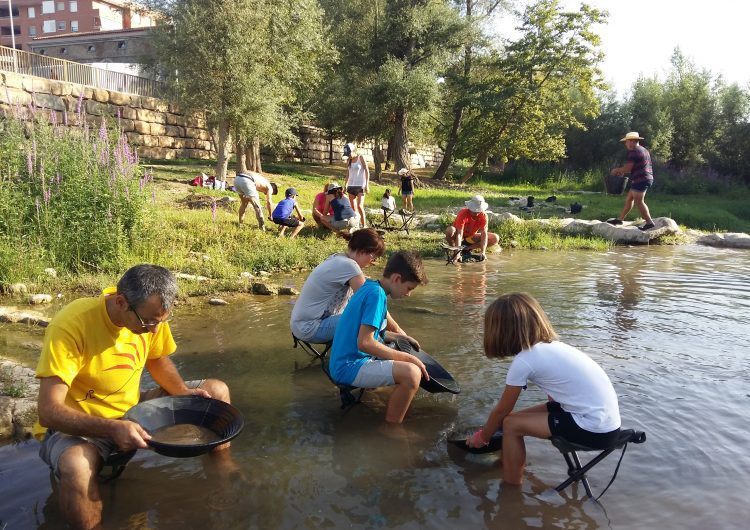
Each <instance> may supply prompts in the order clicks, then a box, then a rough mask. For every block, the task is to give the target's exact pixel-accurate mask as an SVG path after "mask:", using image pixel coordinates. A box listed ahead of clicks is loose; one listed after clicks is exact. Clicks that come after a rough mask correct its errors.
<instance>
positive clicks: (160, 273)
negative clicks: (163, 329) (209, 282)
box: [117, 264, 177, 310]
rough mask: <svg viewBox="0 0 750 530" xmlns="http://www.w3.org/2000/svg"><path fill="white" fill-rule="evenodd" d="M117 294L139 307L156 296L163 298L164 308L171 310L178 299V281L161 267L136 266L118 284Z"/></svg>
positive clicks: (126, 272) (162, 304)
mask: <svg viewBox="0 0 750 530" xmlns="http://www.w3.org/2000/svg"><path fill="white" fill-rule="evenodd" d="M117 294H121V295H123V296H124V297H125V298H127V300H128V303H129V304H130V305H131V306H137V305H138V304H140V303H142V302H145V301H146V299H148V298H149V297H150V296H151V295H154V294H156V295H159V298H161V306H162V308H163V309H165V310H169V309H170V308H171V307H172V304H174V300H175V298H176V297H177V280H176V279H175V277H174V275H173V274H172V273H171V272H169V271H168V270H167V269H165V268H164V267H160V266H159V265H149V264H142V265H136V266H135V267H131V268H129V269H128V270H127V271H125V274H123V275H122V278H120V281H119V282H117Z"/></svg>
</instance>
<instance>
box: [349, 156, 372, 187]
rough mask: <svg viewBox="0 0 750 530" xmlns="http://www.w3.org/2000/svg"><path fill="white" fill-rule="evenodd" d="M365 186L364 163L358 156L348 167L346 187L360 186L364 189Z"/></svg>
mask: <svg viewBox="0 0 750 530" xmlns="http://www.w3.org/2000/svg"><path fill="white" fill-rule="evenodd" d="M366 184H367V181H366V180H365V161H364V159H363V158H362V157H361V156H358V157H357V159H356V160H355V161H354V162H352V164H351V165H350V166H349V178H348V179H347V181H346V186H347V187H349V186H361V187H362V188H364V187H365V185H366Z"/></svg>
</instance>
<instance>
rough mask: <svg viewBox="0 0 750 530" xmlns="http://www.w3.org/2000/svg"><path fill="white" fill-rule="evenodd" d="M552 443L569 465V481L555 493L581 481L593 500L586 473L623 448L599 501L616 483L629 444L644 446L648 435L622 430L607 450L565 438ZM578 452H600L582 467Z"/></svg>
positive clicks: (553, 439)
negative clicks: (616, 450)
mask: <svg viewBox="0 0 750 530" xmlns="http://www.w3.org/2000/svg"><path fill="white" fill-rule="evenodd" d="M550 441H551V442H552V445H554V446H555V447H557V449H558V450H559V451H560V452H561V453H562V455H563V457H564V458H565V462H566V463H567V464H568V479H567V480H565V481H563V482H562V483H560V485H558V486H557V487H556V488H555V491H558V492H561V491H563V490H564V489H565V488H567V487H568V486H570V485H571V484H573V483H574V482H578V481H580V482H581V483H582V484H583V487H584V489H585V490H586V495H588V496H589V497H591V498H594V494H593V493H591V486H590V485H589V481H588V479H587V478H586V473H587V472H588V471H589V470H590V469H591V468H593V467H594V466H595V465H596V464H598V463H599V462H601V461H602V460H604V459H605V458H606V457H607V456H609V454H610V453H612V452H613V451H614V450H615V449H619V448H620V447H622V454H621V455H620V460H619V462H617V467H616V468H615V472H614V474H613V475H612V479H611V480H610V481H609V484H607V487H606V488H604V491H602V492H601V493H600V494H599V497H597V499H599V498H600V497H601V496H602V495H604V493H605V492H606V491H607V490H608V489H609V487H610V486H611V485H612V483H613V482H614V481H615V478H616V477H617V471H618V470H619V469H620V463H621V462H622V458H623V457H624V456H625V449H627V447H628V444H629V443H635V444H642V443H643V442H645V441H646V433H645V432H642V431H635V430H633V429H624V430H621V431H620V434H619V436H618V437H617V441H616V442H615V443H614V444H613V445H612V446H610V447H608V448H606V449H594V448H592V447H587V446H585V445H579V444H576V443H573V442H569V441H568V440H566V439H565V438H561V437H560V436H553V437H552V438H550ZM577 451H599V454H598V455H596V456H595V457H594V458H592V459H591V460H590V461H589V462H588V463H587V464H586V465H585V466H582V465H581V460H580V459H579V458H578V453H577Z"/></svg>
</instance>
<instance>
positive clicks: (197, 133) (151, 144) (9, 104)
mask: <svg viewBox="0 0 750 530" xmlns="http://www.w3.org/2000/svg"><path fill="white" fill-rule="evenodd" d="M32 104H33V107H36V109H37V112H38V109H46V110H45V112H47V115H48V118H49V119H53V118H52V116H51V113H52V112H54V113H55V115H56V116H55V117H54V119H56V121H57V123H65V122H66V120H65V118H67V123H70V124H76V123H78V115H79V104H80V115H81V116H82V117H83V119H85V120H86V121H87V122H88V123H89V124H90V125H91V126H92V127H96V128H98V127H99V124H100V122H101V117H102V116H107V117H110V118H116V117H118V116H119V124H120V127H121V128H122V130H123V131H124V132H125V134H126V135H127V137H128V141H129V142H130V145H131V146H132V147H135V148H136V149H137V151H138V154H139V155H140V156H141V157H146V158H154V159H157V160H172V159H174V158H194V159H202V160H207V159H215V158H216V152H215V149H214V144H213V141H212V136H211V131H210V130H209V129H207V127H206V118H205V115H204V114H203V113H183V112H181V111H180V109H179V107H178V106H177V105H175V104H172V103H168V102H166V101H163V100H159V99H155V98H150V97H144V96H135V95H131V94H123V93H121V92H114V91H110V90H104V89H99V88H91V87H86V86H82V85H75V84H71V83H66V82H64V81H55V80H51V79H44V78H41V77H33V76H26V75H19V74H14V73H12V72H6V71H0V111H6V112H8V111H9V112H13V111H14V108H17V109H18V112H19V113H20V114H21V116H22V117H23V118H24V119H28V118H29V117H30V113H31V112H32ZM298 136H299V138H300V143H299V145H298V146H297V147H295V148H293V149H291V150H290V152H289V153H287V154H286V155H284V156H282V158H283V159H284V160H287V161H296V162H313V163H327V162H328V158H329V155H328V153H329V143H328V137H327V134H326V132H325V130H323V129H320V128H318V127H314V126H311V125H303V126H301V127H300V128H299V129H298ZM345 143H346V142H345V140H341V139H334V140H333V158H334V160H335V161H341V159H342V154H343V150H344V144H345ZM372 147H373V144H372V142H369V143H368V142H363V143H360V144H359V148H360V151H361V153H362V154H363V155H364V157H365V158H366V159H367V160H368V162H370V163H372V161H373V160H372ZM409 150H410V152H411V163H412V167H430V166H437V165H438V164H440V162H441V161H442V159H443V153H442V151H441V150H440V149H439V148H437V147H434V146H428V147H419V148H417V147H415V146H413V145H410V146H409ZM383 154H384V155H385V153H383Z"/></svg>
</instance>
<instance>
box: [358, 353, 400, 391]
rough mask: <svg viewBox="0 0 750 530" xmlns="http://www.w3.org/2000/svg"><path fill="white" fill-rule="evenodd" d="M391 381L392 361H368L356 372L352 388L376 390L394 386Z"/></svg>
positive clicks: (392, 380) (393, 381) (393, 382)
mask: <svg viewBox="0 0 750 530" xmlns="http://www.w3.org/2000/svg"><path fill="white" fill-rule="evenodd" d="M395 384H396V381H395V380H394V379H393V361H383V360H380V359H369V360H367V361H366V362H365V364H363V365H362V367H361V368H360V369H359V372H357V377H355V378H354V381H352V386H355V387H357V388H378V387H381V386H391V385H395Z"/></svg>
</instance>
